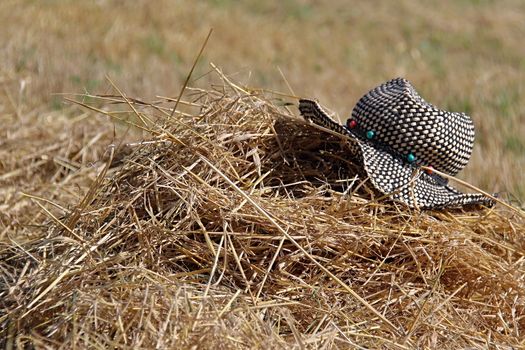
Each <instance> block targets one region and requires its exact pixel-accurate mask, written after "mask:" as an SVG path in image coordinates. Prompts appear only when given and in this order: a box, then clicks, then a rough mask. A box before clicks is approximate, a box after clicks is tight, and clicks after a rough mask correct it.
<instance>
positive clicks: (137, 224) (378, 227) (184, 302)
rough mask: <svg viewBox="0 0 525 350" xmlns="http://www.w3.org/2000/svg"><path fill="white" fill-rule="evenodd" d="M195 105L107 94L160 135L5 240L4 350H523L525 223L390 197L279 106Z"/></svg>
mask: <svg viewBox="0 0 525 350" xmlns="http://www.w3.org/2000/svg"><path fill="white" fill-rule="evenodd" d="M187 99H188V100H191V103H190V104H186V105H187V107H186V111H187V113H180V114H179V113H176V114H175V115H174V116H173V117H170V113H169V109H168V108H167V106H172V105H173V104H172V103H171V104H169V105H168V104H162V103H159V104H145V103H142V102H140V101H137V100H129V99H124V98H122V97H120V98H116V99H115V98H109V97H104V98H102V100H103V101H106V102H107V101H110V100H111V101H113V102H115V101H116V100H118V101H120V102H122V103H123V105H124V106H129V107H130V110H129V112H127V113H129V114H130V118H132V119H133V120H134V121H133V123H135V124H136V125H138V126H139V127H141V128H144V129H147V130H148V132H149V133H150V135H151V136H150V137H149V139H148V142H142V143H136V144H131V145H128V146H127V147H125V151H124V148H122V147H117V148H115V153H114V155H113V157H112V161H111V162H108V164H109V167H108V168H109V169H108V168H105V170H104V171H101V175H100V176H99V177H98V178H97V179H96V180H95V181H93V182H92V184H91V187H90V189H89V191H87V194H86V195H85V197H84V200H83V201H81V202H80V203H79V204H78V205H77V206H76V207H74V208H73V209H72V210H70V211H69V212H68V213H67V214H66V215H65V216H64V217H63V218H61V219H60V222H58V220H54V219H52V218H50V217H48V218H47V221H48V224H47V225H44V226H41V227H35V228H34V229H33V233H34V235H35V236H36V237H38V239H34V240H31V241H28V242H27V243H24V244H22V245H21V244H19V243H17V244H14V243H4V245H3V248H2V250H1V251H0V268H1V271H3V272H2V274H3V275H4V277H3V279H2V281H0V287H1V288H0V298H1V300H2V304H1V306H2V310H3V311H1V312H2V313H0V325H1V327H0V328H1V333H0V334H1V339H2V340H1V343H2V345H4V346H6V345H7V346H13V345H15V346H29V345H30V344H32V345H34V346H36V347H43V346H49V347H64V348H71V347H73V345H75V346H78V347H81V348H84V347H94V348H99V347H100V348H104V347H117V348H139V347H140V348H154V347H156V348H289V347H290V346H291V345H292V344H294V345H295V347H297V348H299V347H305V348H348V347H356V348H358V347H359V346H362V347H364V348H393V349H394V348H395V349H398V348H400V349H412V348H436V349H437V348H439V349H445V348H450V349H458V348H470V349H474V348H480V349H484V348H487V347H491V348H500V349H504V348H513V347H514V348H519V347H523V346H525V343H524V341H523V339H525V336H524V334H525V318H524V316H525V307H524V303H525V299H524V298H525V280H524V276H525V259H524V258H523V253H524V252H525V239H524V234H525V223H524V220H523V217H522V216H518V214H511V213H509V212H506V211H505V210H503V209H501V208H499V207H498V208H496V209H494V210H477V211H470V212H461V211H455V212H452V211H436V212H419V211H413V210H410V209H408V208H406V207H404V206H402V205H399V204H396V203H389V202H387V201H383V200H381V199H380V198H378V197H377V196H376V194H375V193H374V192H373V191H371V190H370V188H369V186H368V185H367V182H366V181H363V179H362V177H360V176H359V173H358V168H357V167H356V165H355V164H353V163H352V160H351V159H348V157H346V156H345V153H346V152H345V151H346V146H345V144H344V142H342V141H341V140H340V139H338V138H337V137H335V136H332V135H328V134H326V133H323V132H322V131H319V130H318V129H316V128H314V127H313V126H310V125H307V124H306V123H304V122H303V121H301V120H300V119H299V118H298V117H296V116H293V115H292V114H296V112H295V111H292V112H290V111H289V110H287V109H286V108H285V107H283V106H281V107H279V106H278V105H277V104H278V101H277V100H272V99H269V98H267V97H264V96H262V95H260V94H255V93H248V92H245V91H244V90H242V89H240V88H238V87H236V86H235V85H233V84H227V85H225V86H219V87H216V88H214V89H213V90H211V91H203V90H191V93H190V94H189V95H188V97H187ZM119 108H120V107H119ZM112 109H113V110H114V111H115V112H107V111H106V110H103V109H99V111H100V112H103V113H104V114H106V115H111V116H112V117H114V118H119V119H122V118H123V115H124V114H123V113H122V111H117V108H116V107H112ZM128 120H131V119H128ZM116 160H118V161H116ZM356 175H357V176H356ZM71 204H73V203H71Z"/></svg>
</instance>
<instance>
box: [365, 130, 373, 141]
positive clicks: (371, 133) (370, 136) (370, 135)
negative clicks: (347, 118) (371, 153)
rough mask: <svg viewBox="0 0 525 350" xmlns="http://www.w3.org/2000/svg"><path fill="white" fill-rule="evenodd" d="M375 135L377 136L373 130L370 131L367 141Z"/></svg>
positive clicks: (367, 134)
mask: <svg viewBox="0 0 525 350" xmlns="http://www.w3.org/2000/svg"><path fill="white" fill-rule="evenodd" d="M374 135H375V132H373V131H372V130H368V131H367V132H366V138H367V139H371V138H372V137H374Z"/></svg>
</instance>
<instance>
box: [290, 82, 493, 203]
mask: <svg viewBox="0 0 525 350" xmlns="http://www.w3.org/2000/svg"><path fill="white" fill-rule="evenodd" d="M299 110H300V112H301V114H302V115H303V117H304V118H305V119H307V120H310V121H312V122H314V123H315V124H318V125H321V126H323V127H325V128H328V129H331V130H333V131H336V132H338V133H341V134H343V135H346V136H348V139H349V141H350V146H351V147H350V149H351V152H353V154H354V155H355V156H358V157H359V158H360V159H361V161H362V164H363V167H364V170H365V172H366V173H367V175H368V176H369V177H370V180H371V181H372V184H373V185H374V187H376V188H377V189H378V190H379V191H380V192H381V193H384V194H386V195H389V196H390V197H391V198H393V199H395V200H399V201H402V202H404V203H406V204H407V205H409V206H410V207H416V206H417V207H419V208H427V209H428V208H441V207H449V206H462V205H468V204H482V205H487V206H492V205H493V204H494V202H493V201H492V200H491V199H490V198H487V197H485V196H483V195H482V194H466V193H461V192H460V191H458V190H457V189H455V188H453V187H452V186H450V185H448V180H446V179H445V178H443V177H441V176H439V175H437V174H435V173H432V172H431V171H422V170H421V169H420V168H419V167H420V166H421V165H424V166H427V167H432V168H434V169H437V170H439V171H441V172H443V173H446V174H449V175H455V174H457V173H458V172H459V171H460V170H461V169H463V168H464V167H465V165H467V163H468V161H469V158H470V155H471V153H472V146H473V144H474V124H473V123H472V120H471V119H470V117H469V116H468V115H466V114H464V113H452V112H447V111H444V110H440V109H438V108H436V107H435V106H433V105H431V104H430V103H428V102H426V101H425V100H423V98H421V96H419V94H418V93H417V92H416V91H415V90H414V88H413V87H412V85H411V84H410V82H409V81H407V80H406V79H402V78H397V79H393V80H390V81H388V82H386V83H384V84H382V85H380V86H378V87H376V88H375V89H373V90H371V91H369V92H368V93H367V94H366V95H364V96H363V97H362V98H361V99H360V100H359V101H358V102H357V104H356V106H355V107H354V109H353V111H352V117H351V118H350V119H348V121H347V123H346V126H343V125H340V124H339V123H337V122H336V121H335V120H333V119H332V118H331V117H330V116H329V115H328V113H326V112H325V111H324V110H323V108H322V107H321V106H320V105H319V104H318V103H317V102H315V101H312V100H306V99H301V100H300V101H299Z"/></svg>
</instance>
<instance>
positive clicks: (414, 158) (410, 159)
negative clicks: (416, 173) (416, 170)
mask: <svg viewBox="0 0 525 350" xmlns="http://www.w3.org/2000/svg"><path fill="white" fill-rule="evenodd" d="M407 160H408V162H409V163H412V162H413V161H414V160H416V156H415V155H413V154H412V153H409V154H408V156H407Z"/></svg>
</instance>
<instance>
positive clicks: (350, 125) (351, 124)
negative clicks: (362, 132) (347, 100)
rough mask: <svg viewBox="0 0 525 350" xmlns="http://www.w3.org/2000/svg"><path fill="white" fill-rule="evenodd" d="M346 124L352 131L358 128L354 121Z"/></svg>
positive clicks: (351, 120)
mask: <svg viewBox="0 0 525 350" xmlns="http://www.w3.org/2000/svg"><path fill="white" fill-rule="evenodd" d="M346 123H347V125H348V127H349V128H350V129H353V128H355V127H356V126H357V122H356V121H355V120H353V119H348V121H347V122H346Z"/></svg>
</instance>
